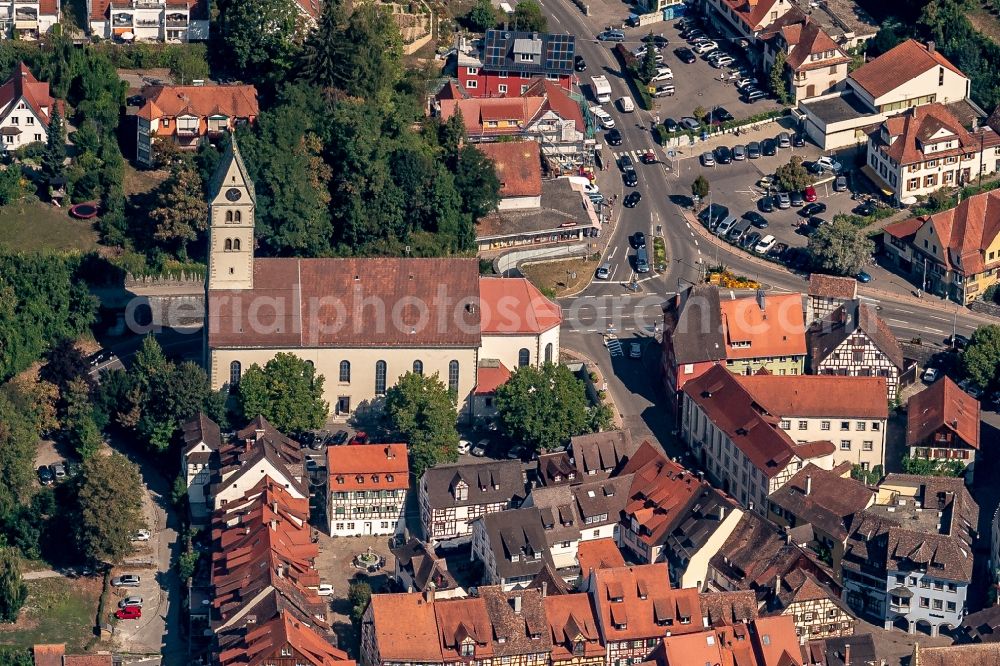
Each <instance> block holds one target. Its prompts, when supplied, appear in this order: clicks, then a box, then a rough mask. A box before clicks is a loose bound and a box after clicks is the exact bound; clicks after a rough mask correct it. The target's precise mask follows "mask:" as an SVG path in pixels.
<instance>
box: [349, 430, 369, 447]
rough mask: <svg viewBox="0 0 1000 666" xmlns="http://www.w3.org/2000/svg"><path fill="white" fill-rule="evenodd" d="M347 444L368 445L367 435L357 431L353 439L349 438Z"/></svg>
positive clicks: (362, 431)
mask: <svg viewBox="0 0 1000 666" xmlns="http://www.w3.org/2000/svg"><path fill="white" fill-rule="evenodd" d="M348 443H349V444H367V443H368V433H366V432H365V431H364V430H359V431H357V432H356V433H354V437H351V441H350V442H348Z"/></svg>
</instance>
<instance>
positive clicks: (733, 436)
mask: <svg viewBox="0 0 1000 666" xmlns="http://www.w3.org/2000/svg"><path fill="white" fill-rule="evenodd" d="M788 381H791V379H790V378H789V379H788ZM781 421H782V417H781V415H780V414H774V413H771V412H770V411H768V410H767V408H766V407H765V406H764V405H762V404H761V402H760V399H759V398H758V396H755V395H753V394H751V393H750V392H749V391H748V390H747V389H746V388H745V387H744V386H743V385H742V384H741V383H740V381H739V380H738V379H737V378H736V376H735V375H733V374H732V373H730V372H727V371H726V370H725V369H724V368H723V367H722V366H716V367H714V368H712V369H711V370H709V371H708V372H706V373H705V374H704V375H702V376H701V377H699V378H698V379H695V380H694V381H689V382H687V383H686V384H685V385H684V390H683V404H682V407H681V438H682V439H683V440H684V442H685V443H686V444H687V445H688V447H690V449H691V452H692V453H693V454H694V455H695V456H697V457H698V458H699V459H700V461H701V465H702V467H703V468H704V469H706V470H707V471H708V474H709V476H710V477H712V479H713V480H714V481H715V485H717V486H719V487H721V488H722V490H723V491H724V492H726V493H728V494H730V495H732V496H733V498H735V499H736V500H738V501H739V503H740V504H741V505H742V506H744V507H747V508H749V509H750V510H751V511H756V512H757V513H758V514H759V515H761V516H763V515H765V513H766V511H767V501H766V500H767V496H768V495H770V494H771V493H773V492H774V491H775V490H777V489H778V488H780V487H781V486H783V485H784V484H785V483H786V482H787V481H788V480H789V479H791V478H792V476H793V475H794V474H795V473H796V472H798V471H799V470H800V469H801V468H802V466H803V465H804V464H805V463H806V462H810V461H811V462H813V463H815V464H816V465H817V466H819V467H822V468H824V469H831V468H832V467H833V456H834V453H835V451H836V447H835V446H834V444H833V442H831V441H830V440H829V439H822V440H818V441H812V442H805V443H797V442H796V441H794V440H793V439H792V438H791V436H790V435H789V433H788V432H787V431H785V430H784V429H783V428H781V427H780V426H781Z"/></svg>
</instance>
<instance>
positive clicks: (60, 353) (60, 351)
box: [39, 338, 90, 392]
mask: <svg viewBox="0 0 1000 666" xmlns="http://www.w3.org/2000/svg"><path fill="white" fill-rule="evenodd" d="M39 377H41V378H42V379H43V380H45V381H47V382H49V383H51V384H55V385H56V386H57V387H58V388H59V391H60V392H62V391H65V390H66V387H67V386H68V385H69V383H70V382H72V381H74V380H76V379H81V378H84V379H86V381H88V382H89V381H90V365H89V364H88V363H87V359H86V358H84V356H83V352H81V351H80V349H79V348H78V347H77V346H76V343H75V342H74V341H73V340H71V339H69V338H62V339H60V340H57V341H56V343H55V344H53V345H52V347H51V348H50V349H49V350H48V351H47V352H46V353H45V365H43V366H42V367H41V369H40V370H39Z"/></svg>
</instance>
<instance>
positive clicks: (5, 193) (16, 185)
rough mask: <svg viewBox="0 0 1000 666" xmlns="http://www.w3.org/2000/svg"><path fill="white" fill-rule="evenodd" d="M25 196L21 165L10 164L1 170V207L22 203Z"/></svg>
mask: <svg viewBox="0 0 1000 666" xmlns="http://www.w3.org/2000/svg"><path fill="white" fill-rule="evenodd" d="M23 196H24V175H23V174H22V173H21V165H19V164H8V165H7V166H6V167H4V168H3V169H0V206H6V205H8V204H12V203H14V202H15V201H20V200H21V197H23Z"/></svg>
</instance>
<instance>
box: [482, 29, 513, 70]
mask: <svg viewBox="0 0 1000 666" xmlns="http://www.w3.org/2000/svg"><path fill="white" fill-rule="evenodd" d="M510 39H511V33H510V32H507V31H504V30H490V31H488V32H487V33H486V47H485V49H484V50H483V55H484V56H485V57H484V61H485V64H486V66H487V67H488V66H491V65H492V66H494V67H498V66H500V65H502V64H504V62H505V61H506V59H507V50H508V43H509V42H510Z"/></svg>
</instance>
